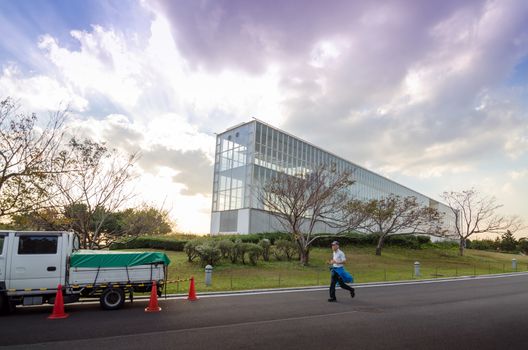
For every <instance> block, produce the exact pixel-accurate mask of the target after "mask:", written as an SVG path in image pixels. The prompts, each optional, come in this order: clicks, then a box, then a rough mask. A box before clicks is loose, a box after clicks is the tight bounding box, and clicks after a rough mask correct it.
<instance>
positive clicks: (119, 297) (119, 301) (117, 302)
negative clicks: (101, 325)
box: [100, 288, 125, 310]
mask: <svg viewBox="0 0 528 350" xmlns="http://www.w3.org/2000/svg"><path fill="white" fill-rule="evenodd" d="M100 302H101V307H102V308H103V309H105V310H117V309H120V308H121V307H122V306H123V304H124V303H125V292H124V291H123V289H121V288H108V289H106V290H105V291H104V292H103V294H102V295H101V298H100Z"/></svg>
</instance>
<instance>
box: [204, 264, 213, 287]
mask: <svg viewBox="0 0 528 350" xmlns="http://www.w3.org/2000/svg"><path fill="white" fill-rule="evenodd" d="M212 278H213V267H212V266H211V265H207V266H206V267H205V285H206V286H207V287H209V286H211V279H212Z"/></svg>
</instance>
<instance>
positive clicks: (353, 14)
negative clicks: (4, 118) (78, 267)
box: [0, 0, 528, 233]
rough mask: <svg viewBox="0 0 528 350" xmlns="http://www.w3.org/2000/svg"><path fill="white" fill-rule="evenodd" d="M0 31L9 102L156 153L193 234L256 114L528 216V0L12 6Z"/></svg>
mask: <svg viewBox="0 0 528 350" xmlns="http://www.w3.org/2000/svg"><path fill="white" fill-rule="evenodd" d="M0 34H1V36H0V38H1V39H0V66H1V71H0V98H4V97H6V96H12V97H14V98H16V99H18V100H19V102H20V104H21V105H22V106H23V108H24V110H26V111H31V112H37V113H39V115H41V116H43V117H45V116H47V113H48V111H52V110H57V109H59V108H60V107H61V106H69V109H70V124H71V126H72V127H73V128H76V129H77V130H79V132H80V133H83V134H87V135H90V136H91V137H93V138H96V139H98V140H102V141H106V142H107V143H108V144H110V145H112V146H115V147H117V148H120V149H122V150H123V151H128V152H130V151H136V150H139V151H141V153H142V154H143V157H142V159H141V161H140V162H139V164H138V170H139V171H140V173H141V174H142V175H141V177H140V178H139V180H138V183H137V185H136V188H137V190H138V192H139V193H140V194H141V198H142V199H143V200H145V201H147V202H151V203H156V204H157V205H161V204H162V203H164V204H163V205H164V206H165V207H166V208H169V209H170V210H171V213H172V216H173V218H174V219H175V220H176V221H177V224H178V226H179V229H180V230H181V231H185V232H197V233H198V232H199V233H203V232H208V230H209V214H210V208H211V189H212V159H213V156H214V154H213V152H214V137H215V136H214V133H215V132H221V131H223V130H224V129H226V128H227V127H229V126H232V125H234V124H237V123H240V122H244V121H248V120H250V119H251V118H252V117H256V118H258V119H261V120H264V121H267V122H269V123H271V124H273V125H276V126H278V127H280V128H282V129H284V130H286V131H288V132H290V133H292V134H294V135H297V136H300V137H302V138H303V139H305V140H308V141H311V142H312V143H314V144H316V145H319V146H321V147H323V148H324V149H326V150H329V151H332V152H334V153H337V154H339V155H342V156H343V157H345V158H347V159H349V160H351V161H353V162H355V163H358V164H360V165H363V166H366V167H368V168H370V169H371V170H374V171H377V172H380V173H382V174H383V175H385V176H387V177H389V178H392V179H394V180H396V181H398V182H400V183H402V184H405V185H407V186H409V187H411V188H414V189H416V190H418V191H420V192H422V193H424V194H426V195H429V196H431V197H434V198H439V195H440V194H441V193H442V192H443V191H445V190H451V189H453V190H462V189H467V188H470V187H472V186H474V187H476V188H477V189H479V190H481V191H482V192H483V193H485V194H488V195H494V196H496V197H497V199H498V200H499V201H500V202H501V203H503V204H504V207H503V208H502V209H503V211H504V213H507V214H518V215H520V216H521V217H523V218H524V220H525V221H527V222H528V2H527V1H524V0H518V1H515V0H512V1H510V0H497V1H477V0H467V1H460V0H445V1H430V2H428V1H421V0H401V1H398V0H392V1H376V2H374V1H351V0H350V1H349V0H346V1H345V0H343V1H341V0H334V1H322V0H319V1H314V0H303V1H301V0H282V1H278V0H268V1H257V0H255V1H248V0H224V1H222V0H216V1H213V0H211V1H205V0H204V1H202V0H182V1H174V0H157V1H141V0H139V1H133V0H122V1H121V0H120V1H117V0H115V1H99V2H97V1H85V0H54V1H51V0H50V1H44V0H33V1H29V0H24V1H17V0H0Z"/></svg>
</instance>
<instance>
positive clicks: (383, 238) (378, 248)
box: [376, 235, 385, 256]
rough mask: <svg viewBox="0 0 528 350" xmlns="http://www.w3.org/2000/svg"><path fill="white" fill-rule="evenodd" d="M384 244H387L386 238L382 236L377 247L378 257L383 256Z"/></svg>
mask: <svg viewBox="0 0 528 350" xmlns="http://www.w3.org/2000/svg"><path fill="white" fill-rule="evenodd" d="M383 243H385V236H383V235H381V236H380V238H379V239H378V245H377V246H376V255H378V256H381V248H383Z"/></svg>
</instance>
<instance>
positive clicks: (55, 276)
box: [0, 231, 78, 305]
mask: <svg viewBox="0 0 528 350" xmlns="http://www.w3.org/2000/svg"><path fill="white" fill-rule="evenodd" d="M74 241H76V242H78V239H77V236H76V235H75V234H74V233H73V232H30V231H29V232H28V231H24V232H15V231H0V293H2V292H3V293H5V294H9V295H10V296H11V297H12V298H11V299H13V300H16V299H20V300H21V301H22V303H23V304H24V305H33V304H41V303H43V302H46V301H48V300H49V299H51V298H53V296H54V294H55V293H56V291H57V286H58V285H59V284H62V285H64V283H65V279H66V276H67V272H68V271H67V261H68V258H69V256H70V255H71V252H72V251H73V250H74ZM76 245H77V246H78V243H77V244H76ZM22 296H24V297H25V298H22Z"/></svg>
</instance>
